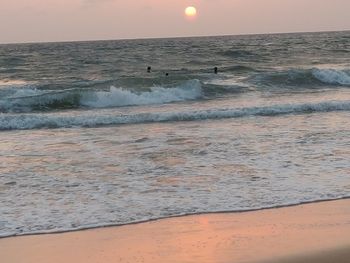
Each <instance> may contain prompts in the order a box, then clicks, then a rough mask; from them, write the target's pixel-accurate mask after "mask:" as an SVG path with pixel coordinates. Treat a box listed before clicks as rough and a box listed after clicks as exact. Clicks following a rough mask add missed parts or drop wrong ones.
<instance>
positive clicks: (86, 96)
mask: <svg viewBox="0 0 350 263" xmlns="http://www.w3.org/2000/svg"><path fill="white" fill-rule="evenodd" d="M201 96H202V88H201V83H200V81H198V80H190V81H187V82H185V83H184V84H182V85H179V86H176V87H169V88H164V87H151V88H149V89H147V90H144V91H139V92H135V91H131V90H128V89H123V88H116V87H114V86H112V87H110V89H109V90H108V91H98V90H87V89H85V90H84V89H65V90H59V91H55V90H40V89H36V88H28V87H25V88H22V89H16V90H15V91H14V92H13V94H11V95H9V96H5V97H4V98H3V99H0V112H31V111H35V110H50V109H51V110H52V109H64V108H79V107H86V108H105V107H121V106H134V105H148V104H162V103H170V102H179V101H186V100H194V99H198V98H200V97H201Z"/></svg>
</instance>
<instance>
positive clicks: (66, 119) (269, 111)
mask: <svg viewBox="0 0 350 263" xmlns="http://www.w3.org/2000/svg"><path fill="white" fill-rule="evenodd" d="M349 110H350V101H329V102H322V103H306V104H285V105H274V106H264V107H247V108H232V109H209V110H198V111H184V112H160V113H136V114H124V115H120V114H117V113H115V112H109V113H108V112H95V113H92V112H89V111H88V112H80V113H77V114H75V115H71V114H70V115H64V114H53V113H50V114H48V113H47V114H43V113H38V114H35V113H32V114H3V115H0V130H16V129H41V128H70V127H99V126H108V125H121V124H139V123H154V122H175V121H196V120H208V119H224V118H241V117H247V116H278V115H285V114H306V113H313V112H333V111H349Z"/></svg>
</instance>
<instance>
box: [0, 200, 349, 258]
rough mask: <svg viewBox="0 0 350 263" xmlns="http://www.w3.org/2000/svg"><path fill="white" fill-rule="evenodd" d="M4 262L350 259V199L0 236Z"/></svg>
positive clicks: (1, 253)
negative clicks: (82, 229) (92, 227)
mask: <svg viewBox="0 0 350 263" xmlns="http://www.w3.org/2000/svg"><path fill="white" fill-rule="evenodd" d="M0 259H1V262H4V263H47V262H50V263H61V262H62V263H69V262H74V263H97V262H100V263H111V262H133V263H136V262H152V263H153V262H155V263H173V262H176V263H191V262H193V263H199V262H200V263H206V262H208V263H209V262H210V263H213V262H215V263H218V262H220V263H236V262H237V263H243V262H244V263H248V262H252V263H253V262H254V263H255V262H264V263H265V262H273V263H277V262H279V263H282V262H285V263H292V262H293V263H304V262H305V263H306V262H308V263H310V262H317V263H335V262H337V263H345V262H346V263H349V262H350V199H345V200H338V201H329V202H321V203H313V204H306V205H300V206H293V207H286V208H276V209H269V210H262V211H253V212H243V213H218V214H204V215H195V216H186V217H177V218H170V219H163V220H157V221H152V222H147V223H140V224H134V225H126V226H120V227H108V228H100V229H92V230H85V231H76V232H69V233H62V234H47V235H33V236H23V237H11V238H3V239H0Z"/></svg>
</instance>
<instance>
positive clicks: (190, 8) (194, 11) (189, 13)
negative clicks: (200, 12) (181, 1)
mask: <svg viewBox="0 0 350 263" xmlns="http://www.w3.org/2000/svg"><path fill="white" fill-rule="evenodd" d="M185 15H186V16H187V17H188V18H194V17H196V15H197V9H196V8H195V7H193V6H188V7H186V9H185Z"/></svg>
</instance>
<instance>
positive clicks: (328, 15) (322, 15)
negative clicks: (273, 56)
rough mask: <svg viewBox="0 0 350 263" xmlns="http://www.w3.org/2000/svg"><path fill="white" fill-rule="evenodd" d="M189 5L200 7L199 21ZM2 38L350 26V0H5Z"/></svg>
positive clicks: (167, 34)
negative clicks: (191, 19) (192, 18)
mask: <svg viewBox="0 0 350 263" xmlns="http://www.w3.org/2000/svg"><path fill="white" fill-rule="evenodd" d="M186 6H194V7H196V8H197V10H200V16H198V14H197V18H198V19H196V23H192V24H191V26H189V23H188V21H187V19H184V9H185V8H186ZM0 10H1V15H0V32H1V34H0V43H9V42H33V41H34V42H37V41H70V40H95V39H121V38H149V37H177V36H200V35H232V34H252V33H275V32H300V31H328V30H329V31H331V30H350V19H349V10H350V1H349V0H322V1H320V0H283V1H281V0H191V1H189V0H176V1H175V0H174V1H164V0H127V1H124V0H16V1H13V0H0Z"/></svg>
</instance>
